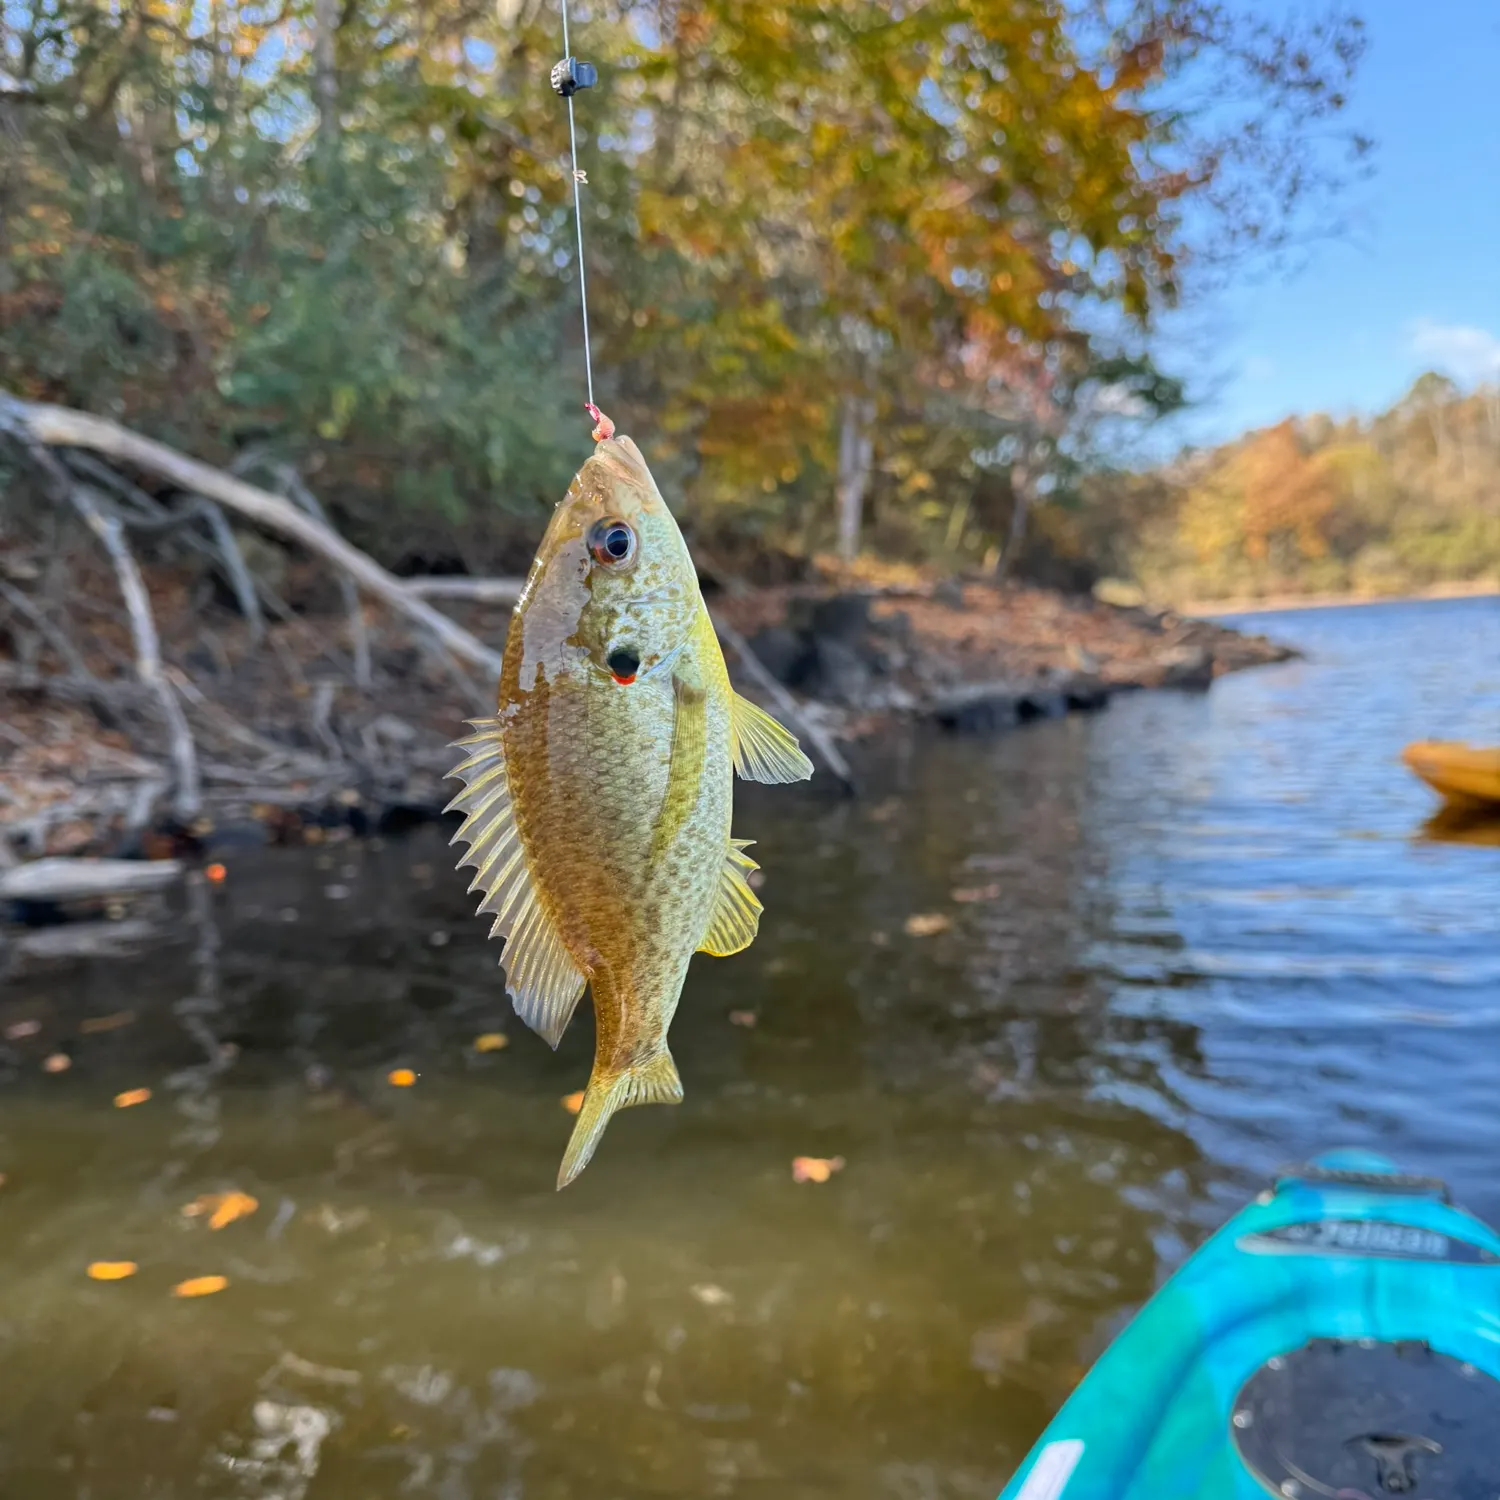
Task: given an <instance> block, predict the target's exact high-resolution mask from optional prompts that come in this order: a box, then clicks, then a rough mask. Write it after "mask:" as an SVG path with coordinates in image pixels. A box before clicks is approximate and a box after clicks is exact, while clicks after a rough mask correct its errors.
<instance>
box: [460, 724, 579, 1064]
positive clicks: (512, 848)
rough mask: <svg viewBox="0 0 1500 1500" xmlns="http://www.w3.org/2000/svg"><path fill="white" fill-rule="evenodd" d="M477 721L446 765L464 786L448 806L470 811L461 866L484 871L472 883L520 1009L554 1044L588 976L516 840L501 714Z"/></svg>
mask: <svg viewBox="0 0 1500 1500" xmlns="http://www.w3.org/2000/svg"><path fill="white" fill-rule="evenodd" d="M472 722H473V723H474V726H475V728H476V729H477V730H478V733H476V734H472V735H469V736H467V737H466V738H464V739H462V740H459V741H457V745H458V746H459V747H461V748H463V749H465V750H467V751H468V752H469V754H468V756H467V758H466V759H465V760H463V761H462V762H461V763H460V764H459V765H458V766H456V767H455V768H454V769H453V770H452V771H450V772H449V773H448V774H449V775H450V776H452V777H454V778H456V779H457V780H459V781H462V782H463V783H464V789H463V791H461V792H460V793H459V794H458V795H457V796H456V797H455V798H454V799H453V801H452V802H450V803H449V804H448V810H449V811H451V812H461V813H463V814H464V821H463V823H462V825H461V826H460V827H459V830H458V832H457V833H456V834H454V836H453V840H452V842H454V843H455V844H457V843H464V844H467V845H468V846H469V847H468V852H467V853H466V854H465V855H464V857H463V858H462V859H461V860H460V861H459V865H458V867H459V869H463V868H464V866H466V865H470V866H473V867H474V868H475V869H476V870H477V871H478V874H477V875H476V877H475V879H474V883H473V884H472V885H471V886H470V887H469V889H470V890H471V891H472V890H479V891H482V892H483V900H482V901H481V902H480V905H479V909H480V910H481V911H484V910H486V909H488V910H489V911H492V912H494V913H496V921H495V925H494V927H493V928H492V929H491V933H490V935H491V936H492V937H503V938H504V939H505V947H504V949H503V951H502V952H501V955H500V962H501V964H502V965H503V966H504V968H505V988H506V991H507V992H508V993H509V995H510V997H511V1002H512V1003H513V1004H514V1006H515V1008H516V1014H517V1015H518V1016H520V1018H521V1019H522V1020H523V1021H524V1022H525V1023H526V1024H527V1025H528V1026H529V1027H531V1029H532V1030H533V1031H535V1032H536V1033H537V1035H538V1036H540V1037H541V1038H542V1040H543V1041H545V1042H546V1043H547V1044H548V1046H550V1047H556V1046H557V1044H558V1042H560V1041H561V1040H562V1034H563V1032H564V1031H565V1030H567V1026H568V1022H569V1021H570V1020H571V1019H572V1017H573V1011H574V1010H575V1009H576V1008H577V1005H578V1000H579V997H580V996H581V995H582V994H583V990H584V984H585V982H586V981H585V979H584V974H583V971H582V970H581V969H580V968H579V967H578V965H577V964H576V963H575V962H574V961H573V957H572V955H571V954H570V953H569V952H568V950H567V948H566V947H565V946H564V944H563V941H562V938H561V937H560V936H559V935H558V931H557V928H556V926H555V925H554V923H553V921H552V918H551V917H550V916H549V915H548V913H547V911H546V910H545V908H544V907H543V906H542V905H541V902H540V898H539V897H538V895H537V891H536V886H535V885H534V883H533V882H532V879H531V874H530V870H529V867H527V865H526V858H525V853H524V850H523V849H520V848H519V847H518V845H519V842H520V841H519V829H518V828H517V827H516V821H515V808H514V806H513V805H512V803H511V795H510V784H509V781H508V780H507V778H506V771H505V749H504V746H503V744H502V743H501V739H500V721H499V720H498V719H478V720H474V721H472Z"/></svg>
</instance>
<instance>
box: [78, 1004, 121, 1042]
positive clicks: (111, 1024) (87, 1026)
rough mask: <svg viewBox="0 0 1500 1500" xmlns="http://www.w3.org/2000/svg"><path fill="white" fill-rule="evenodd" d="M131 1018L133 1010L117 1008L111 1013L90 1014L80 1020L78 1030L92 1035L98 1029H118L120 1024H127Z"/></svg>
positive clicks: (85, 1034)
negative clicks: (104, 1014)
mask: <svg viewBox="0 0 1500 1500" xmlns="http://www.w3.org/2000/svg"><path fill="white" fill-rule="evenodd" d="M133 1020H135V1012H134V1011H133V1010H117V1011H115V1012H114V1014H113V1015H108V1016H90V1017H89V1018H88V1019H87V1020H85V1021H80V1022H79V1023H78V1030H79V1033H80V1034H81V1035H83V1036H92V1035H94V1033H95V1032H99V1031H118V1030H119V1029H120V1027H122V1026H129V1025H130V1023H131V1022H132V1021H133Z"/></svg>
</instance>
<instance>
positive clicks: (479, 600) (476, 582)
mask: <svg viewBox="0 0 1500 1500" xmlns="http://www.w3.org/2000/svg"><path fill="white" fill-rule="evenodd" d="M404 582H405V584H406V591H407V592H408V593H409V594H419V595H421V597H422V598H424V599H470V600H473V602H474V603H476V604H514V603H515V602H516V600H517V599H519V598H520V597H521V591H522V589H524V588H525V587H526V580H525V579H524V578H408V579H406V580H404Z"/></svg>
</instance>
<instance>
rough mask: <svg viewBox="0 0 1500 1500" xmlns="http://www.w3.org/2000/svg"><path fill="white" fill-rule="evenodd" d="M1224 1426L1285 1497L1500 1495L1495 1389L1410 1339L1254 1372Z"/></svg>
mask: <svg viewBox="0 0 1500 1500" xmlns="http://www.w3.org/2000/svg"><path fill="white" fill-rule="evenodd" d="M1231 1421H1232V1426H1233V1432H1234V1441H1235V1446H1236V1448H1237V1449H1238V1450H1239V1455H1240V1458H1241V1459H1242V1460H1243V1461H1244V1463H1245V1466H1246V1467H1247V1468H1248V1469H1249V1470H1250V1472H1251V1473H1252V1474H1254V1475H1255V1477H1256V1478H1257V1479H1258V1480H1260V1482H1261V1483H1262V1484H1263V1485H1265V1487H1266V1488H1267V1489H1268V1490H1269V1491H1270V1492H1271V1493H1272V1494H1275V1495H1281V1496H1286V1497H1288V1500H1298V1497H1300V1500H1314V1497H1320V1496H1321V1497H1329V1500H1383V1497H1384V1496H1386V1495H1402V1496H1405V1497H1406V1500H1497V1496H1500V1441H1497V1436H1496V1435H1497V1434H1500V1381H1497V1380H1495V1379H1493V1378H1492V1377H1491V1376H1489V1375H1486V1374H1485V1373H1484V1371H1482V1370H1479V1369H1476V1368H1475V1367H1474V1366H1473V1365H1469V1364H1464V1363H1463V1361H1461V1360H1457V1359H1453V1358H1451V1357H1450V1356H1449V1355H1446V1354H1439V1353H1437V1352H1435V1351H1434V1350H1432V1349H1430V1348H1428V1346H1427V1345H1426V1344H1424V1343H1421V1342H1418V1341H1416V1340H1407V1341H1403V1342H1400V1343H1380V1342H1377V1341H1376V1340H1374V1339H1360V1340H1357V1341H1348V1340H1343V1339H1313V1340H1311V1341H1310V1342H1308V1343H1306V1344H1304V1345H1303V1346H1302V1347H1301V1348H1300V1349H1297V1350H1295V1351H1293V1352H1292V1353H1290V1354H1281V1355H1277V1356H1276V1358H1274V1359H1271V1360H1268V1361H1267V1362H1266V1363H1265V1364H1263V1365H1262V1366H1261V1367H1260V1369H1258V1370H1257V1371H1256V1372H1255V1374H1253V1375H1252V1376H1251V1377H1250V1379H1249V1380H1247V1381H1246V1382H1245V1384H1244V1386H1243V1387H1242V1388H1241V1390H1240V1393H1239V1396H1238V1397H1237V1398H1236V1400H1235V1403H1234V1413H1233V1417H1232V1419H1231Z"/></svg>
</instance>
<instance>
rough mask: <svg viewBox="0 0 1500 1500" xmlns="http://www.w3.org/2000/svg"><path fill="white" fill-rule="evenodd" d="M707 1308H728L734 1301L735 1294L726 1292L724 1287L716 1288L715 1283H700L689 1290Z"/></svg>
mask: <svg viewBox="0 0 1500 1500" xmlns="http://www.w3.org/2000/svg"><path fill="white" fill-rule="evenodd" d="M688 1291H690V1292H691V1293H692V1294H693V1296H695V1297H696V1298H697V1299H698V1300H699V1301H700V1302H701V1303H702V1304H703V1305H704V1306H705V1307H728V1306H729V1304H730V1303H731V1302H733V1301H734V1294H733V1293H732V1292H726V1291H725V1290H724V1288H723V1287H721V1286H715V1285H714V1284H713V1282H711V1281H707V1282H700V1283H699V1284H698V1285H697V1286H690V1287H689V1288H688Z"/></svg>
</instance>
